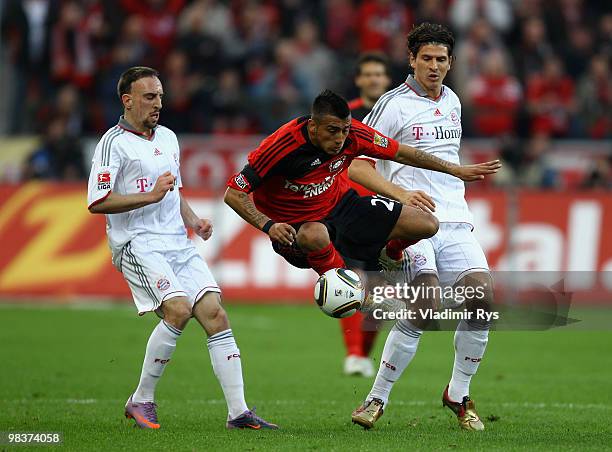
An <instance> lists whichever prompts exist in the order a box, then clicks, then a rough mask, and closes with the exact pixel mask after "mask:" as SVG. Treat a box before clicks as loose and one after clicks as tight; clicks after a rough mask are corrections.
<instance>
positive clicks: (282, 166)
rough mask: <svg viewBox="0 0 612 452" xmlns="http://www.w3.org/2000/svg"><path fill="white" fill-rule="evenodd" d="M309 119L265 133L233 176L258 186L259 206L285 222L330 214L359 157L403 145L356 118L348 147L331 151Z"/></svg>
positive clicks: (238, 184)
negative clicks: (314, 138) (314, 139)
mask: <svg viewBox="0 0 612 452" xmlns="http://www.w3.org/2000/svg"><path fill="white" fill-rule="evenodd" d="M307 120H308V117H301V118H297V119H294V120H293V121H291V122H288V123H287V124H285V125H284V126H282V127H281V128H280V129H278V130H277V131H276V132H274V133H273V134H272V135H270V136H269V137H267V138H266V139H264V140H263V141H262V142H261V144H260V145H259V147H258V148H257V149H255V150H254V151H252V152H251V153H250V154H249V156H248V162H249V163H248V164H247V165H246V166H245V167H244V168H243V169H242V171H241V172H239V173H238V174H236V175H234V176H232V177H231V178H230V180H229V181H228V186H230V187H232V188H235V189H236V190H240V191H243V192H245V193H250V192H253V201H254V202H255V206H256V207H257V209H258V210H260V211H261V212H263V213H264V214H266V215H267V216H268V217H270V218H271V219H272V220H274V221H276V222H279V223H280V222H282V223H302V222H305V221H316V220H321V219H323V218H325V217H326V216H327V215H328V214H329V213H330V212H331V211H332V209H333V208H334V207H335V206H336V204H337V203H338V202H339V201H340V199H341V198H342V197H343V196H344V195H345V194H346V192H347V191H348V190H349V188H350V187H349V181H348V176H347V169H348V167H349V165H350V164H351V162H352V161H353V159H354V158H355V157H359V156H360V155H368V156H371V157H375V158H381V159H392V158H394V157H395V154H396V153H397V149H398V147H399V143H398V142H397V141H395V140H392V139H390V138H387V137H386V136H384V135H382V134H380V133H378V132H377V131H376V130H374V129H372V128H371V127H369V126H367V125H365V124H363V123H361V122H359V121H357V120H356V119H353V120H352V122H351V129H350V132H349V135H348V137H347V139H346V141H345V143H344V146H343V148H342V150H341V151H340V153H338V154H336V155H329V154H327V153H325V152H324V151H323V150H321V149H319V148H317V147H316V146H314V145H313V144H312V143H311V142H310V140H309V138H308V131H307V128H306V126H307Z"/></svg>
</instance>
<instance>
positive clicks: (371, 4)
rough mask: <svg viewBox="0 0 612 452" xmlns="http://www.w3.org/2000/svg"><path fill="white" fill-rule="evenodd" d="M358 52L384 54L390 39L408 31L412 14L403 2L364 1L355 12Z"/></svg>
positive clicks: (387, 0) (391, 0)
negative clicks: (381, 52)
mask: <svg viewBox="0 0 612 452" xmlns="http://www.w3.org/2000/svg"><path fill="white" fill-rule="evenodd" d="M356 19H357V27H356V28H357V33H358V36H359V51H360V52H367V51H371V50H381V51H383V52H386V51H387V50H388V47H389V41H390V39H391V37H392V36H393V35H394V34H395V33H397V32H399V31H401V32H403V33H404V34H406V33H407V30H409V29H410V27H409V25H410V24H411V23H412V13H411V11H410V10H409V9H408V7H407V6H406V5H405V3H404V2H400V1H395V0H364V1H363V2H362V3H361V6H360V7H359V9H358V12H357V18H356Z"/></svg>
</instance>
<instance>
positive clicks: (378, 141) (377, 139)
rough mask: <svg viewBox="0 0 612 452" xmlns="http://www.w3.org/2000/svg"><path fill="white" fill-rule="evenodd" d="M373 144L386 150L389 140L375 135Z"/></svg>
mask: <svg viewBox="0 0 612 452" xmlns="http://www.w3.org/2000/svg"><path fill="white" fill-rule="evenodd" d="M374 144H375V145H376V146H380V147H381V148H386V147H387V146H389V140H388V139H387V138H386V137H383V136H381V135H379V134H377V133H375V134H374Z"/></svg>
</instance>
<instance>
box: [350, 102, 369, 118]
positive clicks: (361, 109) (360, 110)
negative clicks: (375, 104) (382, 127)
mask: <svg viewBox="0 0 612 452" xmlns="http://www.w3.org/2000/svg"><path fill="white" fill-rule="evenodd" d="M348 106H349V108H350V109H351V116H352V117H353V118H355V119H356V120H358V121H363V118H365V117H366V116H368V113H370V111H372V109H371V108H368V107H366V105H365V103H364V102H363V99H362V98H361V97H357V98H356V99H353V100H352V101H350V102H349V103H348Z"/></svg>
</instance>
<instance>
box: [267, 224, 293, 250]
mask: <svg viewBox="0 0 612 452" xmlns="http://www.w3.org/2000/svg"><path fill="white" fill-rule="evenodd" d="M296 234H297V233H296V232H295V229H293V226H291V225H289V224H287V223H274V224H273V225H272V227H271V228H270V230H269V231H268V235H269V236H270V238H271V239H272V241H274V242H279V243H282V244H283V245H293V242H294V241H295V236H296Z"/></svg>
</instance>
